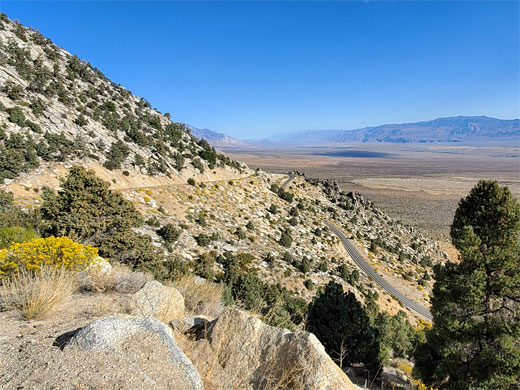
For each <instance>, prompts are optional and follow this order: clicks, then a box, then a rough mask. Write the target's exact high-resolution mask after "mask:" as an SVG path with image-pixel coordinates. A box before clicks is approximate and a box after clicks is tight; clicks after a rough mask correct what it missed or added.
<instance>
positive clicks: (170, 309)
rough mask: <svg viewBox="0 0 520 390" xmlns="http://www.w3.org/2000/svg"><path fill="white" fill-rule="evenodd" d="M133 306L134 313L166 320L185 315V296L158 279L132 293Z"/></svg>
mask: <svg viewBox="0 0 520 390" xmlns="http://www.w3.org/2000/svg"><path fill="white" fill-rule="evenodd" d="M132 306H133V310H132V313H133V314H136V315H139V316H147V317H148V316H150V317H158V318H160V319H161V320H163V321H164V322H169V321H171V320H173V319H175V318H182V317H184V298H183V297H182V295H181V293H180V292H179V291H178V290H177V289H175V288H173V287H167V286H164V285H162V284H161V283H160V282H158V281H156V280H152V281H150V282H147V283H146V284H145V285H144V286H143V288H141V289H140V290H139V291H137V292H136V293H135V294H134V295H132Z"/></svg>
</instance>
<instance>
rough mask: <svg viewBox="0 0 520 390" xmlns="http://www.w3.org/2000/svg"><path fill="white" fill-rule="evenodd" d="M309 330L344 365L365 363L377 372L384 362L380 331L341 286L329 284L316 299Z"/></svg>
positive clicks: (355, 300) (310, 317) (353, 297)
mask: <svg viewBox="0 0 520 390" xmlns="http://www.w3.org/2000/svg"><path fill="white" fill-rule="evenodd" d="M307 329H308V330H309V331H310V332H312V333H314V334H315V335H316V337H317V338H318V339H319V340H320V341H321V343H322V344H323V346H324V347H325V349H326V351H327V353H328V354H329V355H330V356H331V357H332V358H333V359H335V360H336V361H337V362H338V363H339V364H340V365H341V364H352V363H364V365H365V367H366V368H368V369H369V370H371V371H372V373H375V372H377V370H378V368H379V367H380V365H381V363H382V361H381V360H382V358H383V356H381V345H380V337H379V332H378V330H377V329H376V328H375V327H373V326H372V325H371V323H370V319H369V317H368V315H367V313H366V311H365V308H364V307H363V306H362V305H361V303H359V301H358V300H357V299H356V297H355V296H354V294H352V293H345V292H343V287H342V286H341V284H338V283H335V282H329V283H328V284H327V286H326V287H325V290H324V291H323V292H322V293H321V294H319V295H318V296H316V298H315V299H314V301H313V302H312V303H311V305H310V307H309V314H308V317H307Z"/></svg>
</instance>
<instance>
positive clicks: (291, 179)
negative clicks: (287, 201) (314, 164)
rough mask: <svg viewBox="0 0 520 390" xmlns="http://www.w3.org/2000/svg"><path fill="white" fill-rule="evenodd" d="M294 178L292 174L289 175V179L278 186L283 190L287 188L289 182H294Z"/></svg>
mask: <svg viewBox="0 0 520 390" xmlns="http://www.w3.org/2000/svg"><path fill="white" fill-rule="evenodd" d="M295 177H296V176H294V174H292V173H291V174H289V178H288V179H287V180H286V181H285V182H284V183H283V184H282V185H281V186H280V188H281V189H282V190H285V187H287V186H288V185H289V184H291V182H292V181H293V180H294V178H295Z"/></svg>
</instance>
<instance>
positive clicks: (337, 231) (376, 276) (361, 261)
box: [324, 221, 432, 321]
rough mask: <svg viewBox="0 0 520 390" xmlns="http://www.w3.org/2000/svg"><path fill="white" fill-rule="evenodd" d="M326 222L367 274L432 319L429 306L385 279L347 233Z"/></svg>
mask: <svg viewBox="0 0 520 390" xmlns="http://www.w3.org/2000/svg"><path fill="white" fill-rule="evenodd" d="M324 223H325V225H327V226H328V227H329V228H330V229H331V230H332V232H333V233H334V234H335V235H336V236H338V238H339V239H340V241H341V243H342V244H343V246H344V247H345V249H346V251H347V252H348V254H349V255H350V257H351V258H352V260H354V262H355V263H356V265H357V266H358V267H359V268H361V270H362V271H363V272H364V273H365V274H367V275H368V276H369V277H370V278H371V279H372V280H374V281H375V282H376V283H377V284H379V285H380V286H381V287H382V288H383V289H385V290H386V292H388V293H389V294H390V295H392V296H393V297H394V298H396V299H397V300H399V301H400V302H401V303H402V304H403V305H404V306H405V307H407V308H408V309H411V310H413V311H415V312H417V313H419V314H420V315H422V316H423V317H425V318H427V319H429V320H430V321H431V320H432V315H431V313H430V311H429V310H428V309H427V308H425V307H424V306H421V305H419V304H418V303H416V302H414V301H412V300H411V299H410V298H408V297H407V296H406V295H404V294H403V293H401V292H400V291H399V290H397V289H396V288H395V287H394V286H392V285H391V284H390V283H388V282H387V281H386V280H385V279H383V278H382V277H381V275H379V274H378V273H377V272H376V271H375V270H374V269H373V268H372V267H371V266H370V264H368V263H367V262H366V260H365V259H364V258H363V256H361V255H360V254H359V252H358V251H357V249H356V248H354V245H352V243H351V242H350V241H349V240H348V239H347V237H346V236H345V234H343V232H342V231H341V230H340V229H338V228H337V227H336V226H334V225H333V224H331V223H330V222H327V221H325V222H324Z"/></svg>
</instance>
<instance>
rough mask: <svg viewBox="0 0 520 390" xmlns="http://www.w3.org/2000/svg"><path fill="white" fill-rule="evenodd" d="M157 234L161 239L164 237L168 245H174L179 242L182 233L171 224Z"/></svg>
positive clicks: (163, 227)
mask: <svg viewBox="0 0 520 390" xmlns="http://www.w3.org/2000/svg"><path fill="white" fill-rule="evenodd" d="M157 234H158V235H159V237H162V239H163V240H164V242H166V243H167V244H172V243H173V242H175V241H177V239H178V238H179V236H180V235H181V231H180V230H179V229H177V228H176V227H175V225H173V224H171V223H169V224H166V225H164V226H162V227H161V228H160V229H158V230H157Z"/></svg>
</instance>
